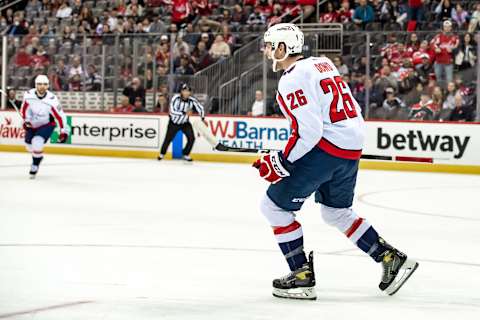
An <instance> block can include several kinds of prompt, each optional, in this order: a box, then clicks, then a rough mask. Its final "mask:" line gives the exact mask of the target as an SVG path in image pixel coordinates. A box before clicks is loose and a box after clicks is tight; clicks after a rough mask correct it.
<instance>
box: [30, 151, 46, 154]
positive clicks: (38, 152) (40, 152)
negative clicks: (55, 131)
mask: <svg viewBox="0 0 480 320" xmlns="http://www.w3.org/2000/svg"><path fill="white" fill-rule="evenodd" d="M32 152H33V153H35V154H42V153H43V151H35V150H34V151H32Z"/></svg>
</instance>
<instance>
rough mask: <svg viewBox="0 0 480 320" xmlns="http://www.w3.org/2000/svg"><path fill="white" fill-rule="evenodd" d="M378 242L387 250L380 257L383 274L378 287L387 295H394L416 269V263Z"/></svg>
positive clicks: (381, 241) (385, 243)
mask: <svg viewBox="0 0 480 320" xmlns="http://www.w3.org/2000/svg"><path fill="white" fill-rule="evenodd" d="M379 242H380V243H381V244H382V245H384V246H385V247H386V248H387V250H386V251H385V252H384V253H382V255H381V257H382V261H381V263H382V268H383V273H382V280H381V282H380V284H379V285H378V287H379V288H380V290H382V291H385V292H386V293H387V294H388V295H394V294H395V293H396V292H397V291H398V290H400V288H401V287H402V286H403V285H404V284H405V282H406V281H407V280H408V279H409V278H410V276H411V275H412V273H414V272H415V270H416V269H417V268H418V262H416V261H414V260H410V259H408V258H407V255H406V254H404V253H403V252H400V251H398V250H397V249H395V248H394V247H392V246H391V245H389V244H388V243H387V242H385V240H383V239H382V238H380V239H379Z"/></svg>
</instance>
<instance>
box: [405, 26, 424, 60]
mask: <svg viewBox="0 0 480 320" xmlns="http://www.w3.org/2000/svg"><path fill="white" fill-rule="evenodd" d="M427 46H428V42H427ZM418 49H420V40H419V39H418V35H417V34H416V33H415V32H413V33H411V34H410V35H409V37H408V40H407V46H406V50H407V52H409V54H410V55H411V56H412V55H413V54H414V53H415V52H416V51H418Z"/></svg>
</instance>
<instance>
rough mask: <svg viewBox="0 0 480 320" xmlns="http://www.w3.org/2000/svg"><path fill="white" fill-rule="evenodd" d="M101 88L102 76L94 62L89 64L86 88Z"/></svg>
mask: <svg viewBox="0 0 480 320" xmlns="http://www.w3.org/2000/svg"><path fill="white" fill-rule="evenodd" d="M101 88H102V76H101V75H100V74H99V73H98V72H97V68H96V67H95V66H94V65H93V64H90V65H88V67H87V75H86V77H85V90H87V91H100V89H101Z"/></svg>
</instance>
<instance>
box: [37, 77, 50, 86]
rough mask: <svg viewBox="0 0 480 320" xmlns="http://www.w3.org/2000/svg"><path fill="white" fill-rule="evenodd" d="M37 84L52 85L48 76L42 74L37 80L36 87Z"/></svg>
mask: <svg viewBox="0 0 480 320" xmlns="http://www.w3.org/2000/svg"><path fill="white" fill-rule="evenodd" d="M37 84H46V85H50V81H49V80H48V77H47V76H46V75H43V74H40V75H38V76H37V77H36V78H35V86H37Z"/></svg>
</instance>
